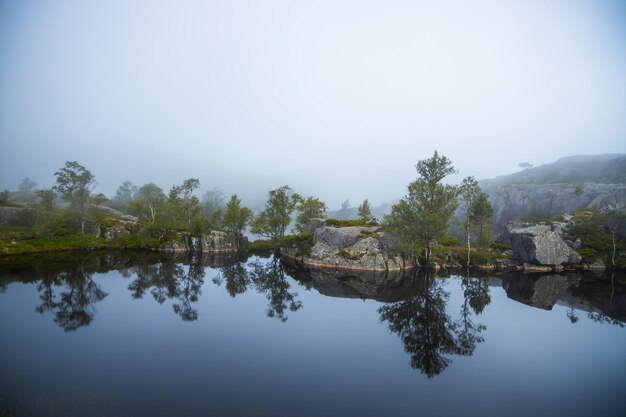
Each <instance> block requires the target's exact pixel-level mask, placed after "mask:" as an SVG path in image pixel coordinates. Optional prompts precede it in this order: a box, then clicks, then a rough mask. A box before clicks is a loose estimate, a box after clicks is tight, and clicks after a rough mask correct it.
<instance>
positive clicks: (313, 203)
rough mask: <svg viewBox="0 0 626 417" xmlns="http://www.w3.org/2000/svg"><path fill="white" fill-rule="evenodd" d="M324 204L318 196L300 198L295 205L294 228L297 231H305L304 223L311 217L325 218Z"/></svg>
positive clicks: (325, 208)
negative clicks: (296, 214)
mask: <svg viewBox="0 0 626 417" xmlns="http://www.w3.org/2000/svg"><path fill="white" fill-rule="evenodd" d="M326 210H327V207H326V204H325V203H324V202H322V201H321V200H320V199H319V198H315V197H307V198H305V199H301V200H300V201H299V202H298V205H297V206H296V212H297V213H298V216H297V217H296V230H297V231H298V232H299V233H302V232H304V231H305V226H306V224H307V223H308V222H309V221H310V220H311V219H325V218H326Z"/></svg>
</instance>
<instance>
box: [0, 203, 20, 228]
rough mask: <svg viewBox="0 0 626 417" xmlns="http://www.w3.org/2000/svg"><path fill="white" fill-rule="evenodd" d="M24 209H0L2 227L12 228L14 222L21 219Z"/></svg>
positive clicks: (0, 224)
mask: <svg viewBox="0 0 626 417" xmlns="http://www.w3.org/2000/svg"><path fill="white" fill-rule="evenodd" d="M24 210H27V209H24V208H21V207H0V226H12V225H13V222H14V221H15V220H16V219H18V218H19V216H20V215H21V214H22V212H23V211H24Z"/></svg>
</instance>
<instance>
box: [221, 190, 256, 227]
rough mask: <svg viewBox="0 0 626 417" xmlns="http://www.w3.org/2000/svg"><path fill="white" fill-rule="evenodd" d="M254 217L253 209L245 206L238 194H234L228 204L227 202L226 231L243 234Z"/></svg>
mask: <svg viewBox="0 0 626 417" xmlns="http://www.w3.org/2000/svg"><path fill="white" fill-rule="evenodd" d="M252 217H253V213H252V210H250V209H249V208H248V207H243V206H242V205H241V200H240V199H239V198H238V197H237V194H234V195H233V196H232V197H230V201H228V204H226V211H225V212H224V231H226V232H231V233H236V234H237V235H241V233H242V232H243V231H244V230H245V228H246V226H247V225H248V223H250V220H252Z"/></svg>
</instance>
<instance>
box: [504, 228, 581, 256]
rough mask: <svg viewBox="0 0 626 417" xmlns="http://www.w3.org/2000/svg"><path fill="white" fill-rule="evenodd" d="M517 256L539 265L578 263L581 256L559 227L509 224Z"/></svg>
mask: <svg viewBox="0 0 626 417" xmlns="http://www.w3.org/2000/svg"><path fill="white" fill-rule="evenodd" d="M507 230H508V233H509V239H510V241H511V246H512V247H513V253H514V255H515V257H516V258H517V259H518V260H519V261H521V262H528V263H532V264H537V265H561V264H577V263H579V262H580V260H581V259H582V258H581V256H580V255H579V254H578V253H577V252H576V251H575V250H574V249H572V248H571V247H569V246H568V245H567V243H566V242H565V240H564V239H563V237H562V234H561V230H560V229H559V228H556V229H553V227H552V226H549V225H545V224H534V225H533V224H521V225H520V224H516V223H512V224H509V226H508V227H507Z"/></svg>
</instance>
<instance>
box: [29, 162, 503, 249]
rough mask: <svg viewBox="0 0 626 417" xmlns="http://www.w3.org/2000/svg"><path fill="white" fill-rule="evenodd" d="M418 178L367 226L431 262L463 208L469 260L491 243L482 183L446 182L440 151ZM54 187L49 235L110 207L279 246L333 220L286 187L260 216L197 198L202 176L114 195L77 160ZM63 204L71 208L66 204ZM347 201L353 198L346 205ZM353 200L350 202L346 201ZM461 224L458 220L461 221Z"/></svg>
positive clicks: (76, 228)
mask: <svg viewBox="0 0 626 417" xmlns="http://www.w3.org/2000/svg"><path fill="white" fill-rule="evenodd" d="M416 171H417V178H416V179H415V180H414V181H413V182H411V183H410V184H409V185H408V187H407V190H408V192H407V195H406V196H405V197H404V198H402V199H401V200H400V201H399V202H398V203H397V204H395V205H393V207H392V210H391V213H390V214H388V215H387V216H384V217H383V218H381V219H377V218H376V217H375V216H373V214H372V207H371V204H370V202H369V200H368V199H365V200H364V201H363V202H362V203H361V205H360V206H359V207H358V211H357V213H358V217H359V221H360V223H358V224H367V225H378V226H379V227H381V228H384V229H386V230H388V231H390V232H393V233H396V234H397V235H398V236H399V238H400V242H401V249H402V250H403V251H404V252H407V253H413V254H415V255H418V254H419V255H420V256H423V257H424V258H425V259H426V260H429V259H430V257H431V253H432V248H433V245H434V244H436V243H437V242H438V241H439V240H441V239H443V238H445V236H446V233H448V231H449V228H450V225H451V223H452V222H453V217H454V215H455V213H457V212H458V210H457V209H459V207H461V208H462V209H463V210H462V214H463V220H461V221H460V223H461V224H462V226H463V230H464V236H465V239H464V240H465V241H466V243H467V249H468V259H469V251H470V245H471V241H472V240H473V239H472V236H473V235H474V236H475V237H476V238H477V240H478V241H479V242H480V243H482V244H484V243H487V242H488V241H489V240H490V231H491V218H492V211H493V210H492V208H491V205H490V203H489V200H488V198H487V195H486V194H485V193H484V192H482V190H481V189H480V186H479V185H478V182H477V181H476V180H475V179H474V178H473V177H468V178H466V179H464V180H463V182H462V183H461V184H459V185H452V184H447V183H445V181H444V180H445V178H446V177H448V176H449V175H452V174H455V173H456V170H455V169H454V167H453V165H452V162H451V161H450V160H449V159H448V158H447V157H445V156H443V155H439V153H438V152H437V151H435V152H434V154H433V156H432V157H430V158H428V159H425V160H421V161H419V162H418V163H417V165H416ZM54 175H55V180H56V182H55V185H54V186H53V187H52V188H50V189H38V190H36V191H34V192H35V195H36V202H35V204H34V207H35V209H36V218H35V220H34V223H35V226H36V227H37V228H38V230H39V231H40V232H41V234H42V235H44V236H46V237H49V236H51V235H53V234H55V233H56V234H58V233H63V232H67V231H68V230H69V231H73V232H76V233H80V234H84V233H86V230H87V229H88V228H89V227H91V226H93V225H94V224H98V223H99V222H100V223H102V222H106V219H107V216H109V217H110V213H109V214H107V212H106V211H103V210H102V209H101V208H102V206H103V205H105V203H106V205H107V206H109V207H111V208H114V209H116V210H118V211H120V212H123V213H126V214H131V215H133V216H136V217H137V218H138V224H137V230H138V232H139V233H141V234H142V235H143V236H146V237H148V238H153V239H156V240H158V241H159V242H162V241H163V240H165V239H168V238H171V237H172V236H173V235H175V234H177V233H187V234H191V235H201V234H204V233H207V232H209V231H211V230H221V231H225V232H230V233H235V234H238V235H241V234H243V233H244V231H246V230H249V231H250V232H251V233H253V234H256V235H259V236H261V237H263V238H265V239H267V240H269V242H270V243H271V244H272V246H273V247H278V246H280V244H281V243H282V242H283V241H284V238H285V236H286V235H287V234H289V230H288V229H289V227H290V225H291V224H292V223H294V229H295V232H297V233H304V232H306V224H307V223H308V222H309V221H310V219H313V218H321V219H325V218H327V205H326V204H325V203H324V202H323V201H321V200H320V199H319V198H317V197H314V196H308V197H303V196H301V195H300V194H298V193H296V192H294V191H293V190H292V189H291V188H290V187H289V186H287V185H284V186H282V187H279V188H277V189H274V190H271V191H269V192H268V196H267V200H266V202H265V205H264V207H263V209H262V210H260V211H259V212H257V213H254V212H253V210H252V209H250V208H249V207H245V206H244V205H243V204H242V202H241V199H240V198H239V197H238V196H237V194H233V195H231V196H230V198H229V199H228V200H227V199H226V197H225V195H224V193H223V192H222V191H221V190H220V189H219V188H215V189H212V190H209V191H207V192H206V193H205V194H204V195H202V196H201V197H198V195H197V194H198V190H199V188H200V181H199V180H198V179H197V178H188V179H185V180H184V181H182V183H180V184H178V185H174V186H172V187H171V188H170V190H169V191H168V192H167V193H166V192H165V191H164V190H163V189H162V188H161V187H159V186H158V185H156V184H154V183H151V182H150V183H147V184H144V185H142V186H136V185H134V184H133V183H132V182H130V181H126V182H124V183H123V184H121V185H120V186H119V187H118V189H117V191H116V193H115V195H114V196H113V197H111V198H110V199H109V198H107V197H106V196H105V195H103V194H101V193H94V192H93V190H94V188H95V185H96V181H95V176H94V175H93V173H92V172H91V171H90V170H88V169H87V168H86V167H84V166H83V165H81V164H80V163H78V162H77V161H68V162H66V163H65V165H64V166H63V167H61V168H60V169H59V170H58V171H56V172H55V173H54ZM22 183H23V184H20V189H23V190H27V191H29V192H32V191H33V190H34V188H35V187H36V184H34V183H33V182H32V181H31V180H29V179H24V180H23V181H22ZM59 202H64V203H65V204H64V207H59V204H58V203H59ZM344 204H346V203H344ZM347 204H348V205H349V203H347ZM457 223H459V222H457Z"/></svg>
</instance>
